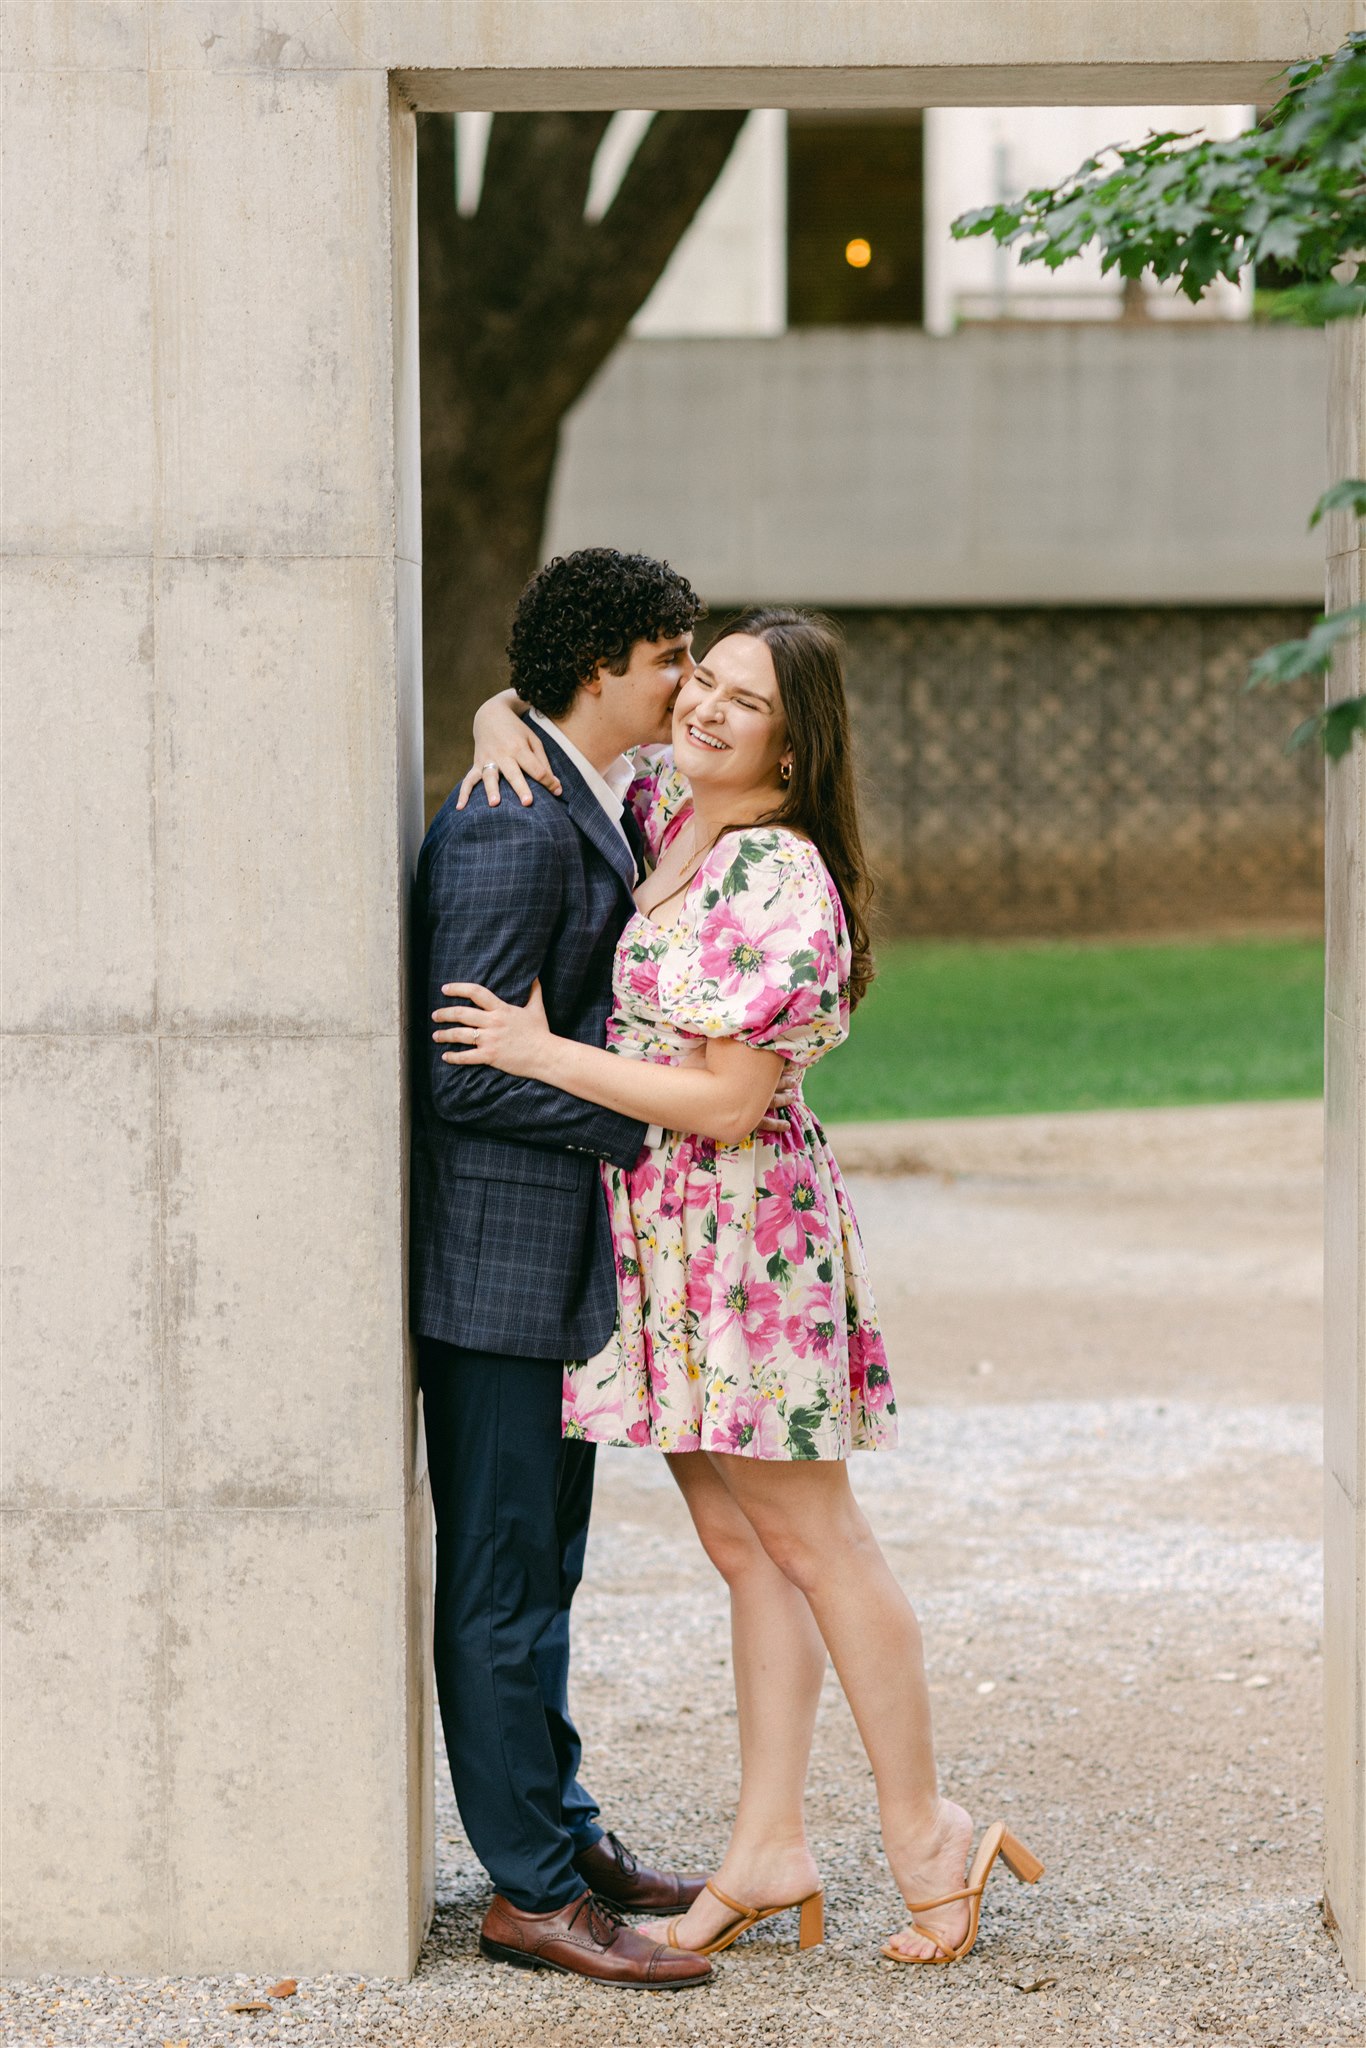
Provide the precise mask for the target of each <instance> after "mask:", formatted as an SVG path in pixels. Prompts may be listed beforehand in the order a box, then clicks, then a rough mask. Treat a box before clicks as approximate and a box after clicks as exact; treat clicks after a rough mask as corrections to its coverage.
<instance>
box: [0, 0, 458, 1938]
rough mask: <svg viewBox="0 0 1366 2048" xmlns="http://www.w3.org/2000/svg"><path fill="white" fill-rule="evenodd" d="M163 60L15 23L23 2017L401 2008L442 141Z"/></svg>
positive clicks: (287, 90) (426, 1878) (14, 1615)
mask: <svg viewBox="0 0 1366 2048" xmlns="http://www.w3.org/2000/svg"><path fill="white" fill-rule="evenodd" d="M175 16H176V10H170V11H169V13H167V12H165V11H163V10H157V9H149V8H142V7H139V8H128V7H120V6H111V7H107V8H102V7H95V8H90V7H63V8H47V9H34V8H27V7H16V8H13V9H11V8H8V7H7V8H5V9H4V10H3V20H2V24H0V25H2V26H3V32H4V35H5V38H6V42H5V54H6V57H7V59H8V60H9V63H10V64H11V65H13V64H15V63H16V62H18V63H22V64H27V65H28V67H29V68H26V69H21V70H14V69H10V70H8V71H7V73H6V75H5V78H4V82H3V84H4V94H5V100H4V121H3V143H4V149H5V163H4V205H5V248H6V289H5V298H4V336H3V339H4V354H5V369H6V376H7V385H6V400H5V408H4V420H5V431H4V434H3V436H0V444H2V447H3V460H4V478H3V513H4V520H5V527H4V545H5V562H4V603H5V620H4V625H5V649H4V654H5V667H4V679H5V699H4V753H5V778H6V779H5V804H4V868H3V884H4V941H5V954H4V976H3V990H2V991H0V996H2V1007H3V1023H4V1030H5V1037H4V1042H3V1080H4V1094H5V1102H4V1134H3V1135H4V1151H3V1202H4V1218H3V1221H4V1252H5V1290H4V1316H5V1321H4V1329H3V1343H2V1344H0V1398H2V1399H3V1439H2V1441H3V1459H2V1461H0V1462H2V1467H3V1485H4V1494H3V1507H4V1513H3V1515H2V1516H0V1591H2V1592H3V1626H4V1644H3V1676H2V1678H0V1734H2V1737H3V1750H4V1753H3V1758H0V1769H2V1770H3V1782H4V1797H3V1802H2V1804H3V1813H2V1815H0V1830H2V1831H3V1832H2V1836H0V1858H2V1860H3V1877H4V1882H3V1897H2V1898H0V1968H2V1969H4V1970H7V1971H16V1970H21V1971H22V1970H26V1969H32V1968H35V1967H43V1966H47V1967H57V1968H62V1969H68V1970H69V1969H93V1968H101V1967H104V1968H116V1967H122V1968H125V1969H126V1968H138V1969H151V1970H164V1969H198V1968H206V1967H211V1966H215V1965H219V1966H221V1965H234V1966H240V1965H242V1964H243V1963H248V1962H250V1961H252V1960H255V1961H260V1960H261V1959H262V1958H263V1957H265V1956H267V1955H269V1954H272V1953H273V1951H274V1945H275V1943H276V1942H277V1941H278V1940H279V1939H280V1938H281V1937H282V1935H283V1933H284V1932H285V1931H286V1930H289V1939H290V1943H291V1946H293V1947H297V1948H298V1949H299V1950H300V1952H301V1953H303V1954H306V1955H308V1956H309V1957H311V1959H312V1960H313V1961H314V1962H316V1963H317V1964H319V1965H322V1964H333V1965H335V1964H336V1963H337V1962H339V1961H340V1960H341V1959H343V1958H350V1959H351V1960H352V1961H353V1962H354V1963H355V1965H356V1966H357V1967H361V1968H365V1969H377V1968H378V1969H386V1970H389V1971H393V1972H397V1973H400V1974H401V1973H402V1972H404V1971H405V1970H406V1969H407V1968H408V1967H409V1965H410V1963H411V1961H412V1958H413V1957H414V1955H415V1954H416V1952H417V1945H418V1943H419V1941H420V1940H421V1937H422V1932H423V1929H424V1927H425V1925H426V1921H427V1917H428V1913H429V1910H430V1899H431V1828H430V1818H429V1816H430V1773H431V1743H432V1736H431V1716H430V1684H429V1682H428V1680H427V1677H426V1658H425V1651H426V1644H427V1640H428V1620H427V1614H428V1609H429V1605H430V1601H429V1591H430V1588H429V1583H428V1581H429V1572H428V1568H427V1553H428V1549H429V1530H428V1522H427V1513H426V1494H425V1484H424V1480H423V1476H422V1473H421V1469H420V1465H419V1462H418V1459H417V1455H416V1444H415V1412H414V1411H415V1401H414V1397H413V1391H412V1387H411V1384H410V1376H409V1372H408V1364H407V1339H406V1334H405V1320H406V1318H405V1301H404V1273H403V1264H402V1244H403V1224H404V1170H405V1133H404V1123H403V1113H402V1102H403V1090H402V1055H401V1045H402V1038H403V1028H404V1027H403V1017H402V995H401V991H402V987H403V973H402V957H403V915H404V902H405V883H406V875H407V872H408V870H409V867H410V864H411V858H412V853H413V850H414V849H413V838H414V834H415V832H416V831H417V830H420V819H421V801H420V788H419V784H420V767H419V762H418V752H419V747H420V719H419V717H418V715H417V712H416V704H417V676H418V667H419V662H420V627H419V626H418V624H417V621H416V617H415V614H416V608H417V599H418V580H419V570H418V566H417V565H418V562H419V559H420V548H419V545H418V539H417V530H416V528H417V521H416V506H415V496H414V490H413V488H412V487H409V486H407V485H405V484H404V482H403V481H402V480H401V479H400V477H399V476H398V473H397V472H398V470H399V468H400V467H401V466H402V465H403V464H406V465H407V466H408V468H409V471H410V473H413V474H414V475H415V472H416V466H417V465H416V434H415V418H416V412H415V406H416V394H415V354H416V351H415V336H414V328H413V318H412V310H411V302H412V300H413V297H414V294H415V289H416V266H415V261H414V256H415V249H414V237H413V214H412V176H411V156H412V148H413V133H412V119H411V115H410V114H409V113H408V111H407V110H406V108H403V107H402V106H399V107H398V108H397V109H395V108H394V106H393V103H392V102H391V95H390V90H389V85H388V81H387V79H386V77H385V75H384V73H383V71H382V70H374V69H370V70H365V71H355V70H351V71H344V72H337V73H326V74H320V73H317V72H313V71H308V70H296V71H291V72H288V73H285V74H282V75H278V76H267V75H265V74H263V73H261V72H252V73H247V74H240V75H233V74H228V73H219V74H215V73H214V72H212V71H211V70H210V69H208V67H207V66H206V65H205V63H204V62H203V61H202V59H203V55H204V53H203V51H202V50H201V52H200V58H201V61H200V63H199V64H198V66H197V67H192V68H189V69H186V68H178V69H173V70H165V69H161V68H159V67H158V64H157V62H156V56H157V41H158V37H159V36H160V35H161V33H162V31H163V30H165V31H166V32H167V33H168V34H169V33H170V32H171V29H172V27H173V24H174V19H175ZM149 59H150V61H149ZM409 372H411V374H409Z"/></svg>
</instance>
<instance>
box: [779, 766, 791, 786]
mask: <svg viewBox="0 0 1366 2048" xmlns="http://www.w3.org/2000/svg"><path fill="white" fill-rule="evenodd" d="M778 773H779V775H780V776H781V777H782V779H783V781H784V782H785V783H786V782H791V780H792V763H791V762H790V761H781V762H780V763H779V764H778Z"/></svg>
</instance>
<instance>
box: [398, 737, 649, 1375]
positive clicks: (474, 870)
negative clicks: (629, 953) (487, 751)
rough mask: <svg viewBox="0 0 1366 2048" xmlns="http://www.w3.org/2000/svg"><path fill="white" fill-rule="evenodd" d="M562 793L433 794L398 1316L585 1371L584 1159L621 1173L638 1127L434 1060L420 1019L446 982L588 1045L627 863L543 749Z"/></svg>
mask: <svg viewBox="0 0 1366 2048" xmlns="http://www.w3.org/2000/svg"><path fill="white" fill-rule="evenodd" d="M538 736H539V737H540V738H541V739H542V742H543V744H544V746H545V749H546V752H547V753H548V754H549V755H550V757H551V759H552V761H553V763H554V767H555V772H556V774H557V775H558V776H559V778H560V782H561V785H562V787H563V791H564V794H563V796H562V797H560V798H557V797H554V796H552V795H551V794H550V792H549V791H548V790H543V789H540V788H537V789H536V790H535V800H534V802H533V803H532V804H531V805H530V807H529V808H528V807H526V806H524V805H522V804H520V803H517V802H514V801H513V800H512V799H511V798H507V797H505V799H504V801H503V802H502V803H501V804H499V805H498V806H497V807H496V808H490V806H489V804H488V801H487V799H486V797H485V795H484V791H483V789H482V787H476V788H475V790H474V792H473V794H472V796H471V797H470V801H469V805H468V807H467V808H466V809H465V810H463V811H457V809H456V808H455V798H454V796H453V795H452V796H450V797H448V798H447V799H446V802H445V803H444V804H443V805H442V807H441V809H440V811H439V812H438V813H437V815H436V817H435V818H434V819H433V821H432V825H431V829H430V831H429V832H428V834H427V837H426V839H425V840H424V841H423V845H422V852H421V855H420V856H419V859H418V866H417V881H416V886H415V889H414V896H413V947H412V959H413V995H412V1015H413V1032H414V1043H413V1057H412V1062H411V1068H412V1075H413V1155H412V1160H413V1176H412V1234H411V1285H410V1302H411V1319H412V1325H413V1328H414V1330H415V1331H416V1332H417V1333H418V1335H419V1336H424V1337H438V1338H440V1339H442V1340H443V1341H444V1342H445V1343H448V1344H458V1345H461V1346H463V1347H464V1348H466V1349H468V1350H477V1351H494V1352H499V1353H506V1354H510V1355H512V1356H516V1357H521V1358H554V1359H563V1358H589V1357H591V1356H592V1355H593V1353H594V1352H596V1351H600V1350H601V1349H602V1347H603V1345H604V1344H605V1343H606V1342H607V1339H608V1338H609V1336H610V1335H611V1333H612V1325H613V1321H614V1319H615V1316H616V1306H617V1288H616V1266H615V1261H614V1259H613V1255H612V1243H611V1234H610V1231H609V1228H608V1219H607V1205H606V1201H605V1199H604V1196H603V1192H602V1184H601V1181H600V1178H599V1175H598V1164H597V1162H598V1160H599V1159H610V1160H612V1161H614V1162H615V1163H616V1164H617V1165H618V1166H633V1165H634V1164H635V1161H636V1159H637V1157H638V1155H639V1153H640V1148H641V1145H642V1144H643V1142H644V1138H645V1125H644V1124H643V1123H638V1122H636V1121H635V1120H634V1119H633V1118H631V1117H625V1116H618V1115H617V1114H616V1113H615V1111H613V1110H607V1109H600V1108H598V1107H597V1106H596V1105H595V1104H593V1103H591V1102H581V1101H580V1100H579V1099H578V1097H577V1096H573V1095H565V1094H563V1093H562V1092H561V1091H560V1090H559V1089H558V1088H551V1087H549V1086H547V1085H546V1084H545V1083H544V1082H541V1081H530V1080H525V1079H521V1078H519V1077H517V1076H515V1075H510V1074H500V1073H498V1072H497V1071H496V1070H495V1069H494V1068H492V1067H452V1066H447V1065H445V1064H444V1062H443V1061H442V1058H441V1053H442V1048H441V1047H440V1046H438V1045H434V1044H433V1043H432V1030H433V1028H434V1027H433V1025H432V1022H431V1014H432V1011H433V1010H435V1009H439V1008H440V1007H441V1006H442V1005H443V1004H444V1003H445V1002H447V1001H448V1000H449V999H448V998H447V997H445V996H443V995H442V993H441V984H442V983H443V982H446V981H477V982H482V983H483V984H484V986H485V987H486V988H490V989H492V990H493V991H494V993H495V994H496V995H500V996H502V997H503V999H504V1001H506V1002H510V1003H524V1002H525V1001H526V999H527V997H528V995H529V994H530V991H531V984H532V982H533V981H534V980H535V979H536V978H537V977H538V976H539V978H540V982H541V988H542V991H543V993H544V996H545V1006H546V1012H547V1014H548V1016H549V1018H550V1025H551V1029H552V1030H553V1031H555V1032H557V1033H558V1034H559V1035H560V1036H561V1037H564V1038H576V1039H578V1040H579V1041H580V1043H581V1044H585V1045H601V1044H602V1043H603V1034H604V1028H605V1026H606V1022H607V1013H608V1011H609V1009H610V1007H611V1001H612V956H613V954H614V953H615V951H616V944H617V940H618V939H619V938H620V937H621V933H622V929H623V927H624V926H625V924H626V922H627V920H628V918H629V917H630V915H631V911H632V909H633V907H634V906H633V904H632V901H631V885H632V881H633V879H634V877H633V875H632V861H631V856H630V854H629V852H628V851H627V848H626V847H625V846H624V845H623V843H622V840H621V837H620V835H619V834H618V833H617V832H615V831H614V830H613V828H612V825H611V823H610V821H609V819H608V818H607V817H606V815H605V813H604V812H603V809H602V806H601V805H600V804H599V803H598V801H597V799H596V798H595V797H594V796H593V793H592V791H591V790H590V789H589V788H588V786H587V784H586V783H585V782H584V780H583V778H582V776H581V775H580V774H579V773H578V771H577V769H576V768H575V767H574V766H573V763H572V762H571V761H570V760H569V759H568V757H567V756H566V755H565V754H564V753H563V752H562V751H561V749H560V748H559V747H557V746H556V744H555V742H554V740H553V738H552V737H551V736H550V735H548V734H546V733H544V732H540V733H539V735H538Z"/></svg>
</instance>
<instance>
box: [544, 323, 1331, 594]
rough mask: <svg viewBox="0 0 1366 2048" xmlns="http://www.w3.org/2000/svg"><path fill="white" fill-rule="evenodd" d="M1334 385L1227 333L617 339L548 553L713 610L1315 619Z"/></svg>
mask: <svg viewBox="0 0 1366 2048" xmlns="http://www.w3.org/2000/svg"><path fill="white" fill-rule="evenodd" d="M1326 375H1327V372H1326V362H1325V355H1324V346H1323V337H1322V335H1321V334H1319V333H1317V332H1315V331H1313V330H1306V329H1303V328H1280V327H1277V328H1267V327H1261V326H1256V327H1254V326H1251V325H1248V324H1245V323H1238V324H1232V323H1226V322H1223V323H1218V324H1212V323H1197V322H1192V323H1190V324H1187V325H1173V326H1168V327H1157V326H1123V327H1119V326H1113V325H1110V324H1104V325H1101V324H1098V323H1096V322H1090V323H1085V324H1082V325H1079V326H1068V325H1062V324H1052V325H1039V326H1034V327H1018V326H1010V327H1002V326H984V327H974V328H967V329H964V330H963V331H962V332H960V333H958V334H955V335H953V336H951V337H950V338H949V339H948V340H942V341H941V340H935V339H934V338H933V337H931V336H928V335H925V334H922V333H921V332H920V331H919V330H918V329H916V328H887V327H881V328H879V327H865V328H805V329H800V330H793V331H792V332H790V333H788V334H784V335H778V336H776V337H773V338H771V339H769V340H756V339H731V340H698V339H692V340H673V341H633V342H628V343H627V344H626V345H625V346H624V347H622V348H620V349H618V350H617V352H616V354H615V355H614V356H613V358H612V360H611V361H610V362H609V363H608V364H607V366H606V368H605V369H604V370H603V372H602V374H601V375H600V376H599V377H598V379H597V380H596V382H595V383H594V384H593V386H592V387H591V388H590V390H589V391H588V392H587V393H586V394H585V396H584V397H583V399H582V400H581V401H580V403H579V404H578V406H576V407H575V409H574V411H573V412H572V413H571V414H570V417H569V420H568V423H567V429H566V435H565V443H564V454H563V457H562V459H561V463H560V468H559V474H558V476H557V478H556V482H555V489H554V495H553V498H552V503H551V511H550V519H549V523H548V529H547V533H546V543H545V545H546V552H547V554H550V553H563V552H564V551H565V550H566V549H569V548H575V547H586V546H590V545H609V546H616V547H622V548H639V549H643V550H644V551H645V552H647V553H649V554H654V555H663V556H666V557H667V558H668V559H669V560H670V561H672V562H675V563H677V565H678V567H679V568H681V569H682V570H684V571H685V573H686V574H687V575H689V576H690V577H691V578H692V579H693V581H694V582H695V583H696V584H697V587H698V588H699V589H700V590H701V591H703V592H704V594H705V595H706V597H707V598H708V599H709V601H711V602H712V603H719V602H729V601H740V600H743V599H754V598H766V599H767V598H785V599H790V600H792V601H795V602H805V603H811V604H842V605H937V604H943V605H968V606H991V605H1014V604H1026V605H1039V604H1277V603H1287V604H1314V603H1317V602H1318V601H1319V598H1320V596H1321V593H1322V589H1323V557H1322V552H1321V543H1320V541H1319V538H1318V536H1317V535H1315V534H1311V533H1309V532H1308V531H1307V524H1306V522H1307V518H1308V513H1309V510H1310V507H1311V506H1312V505H1313V503H1314V501H1315V499H1316V498H1317V496H1318V494H1319V493H1320V491H1321V490H1322V489H1323V486H1324V482H1325V466H1324V456H1323V439H1322V433H1321V422H1322V418H1323V407H1324V402H1325V389H1326ZM661 447H667V448H668V449H669V451H670V462H669V477H668V486H667V488H661V485H660V470H659V453H658V451H659V449H660V448H661Z"/></svg>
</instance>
